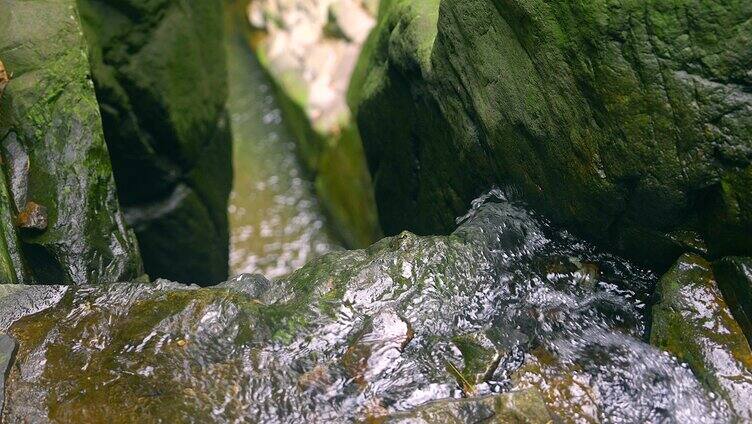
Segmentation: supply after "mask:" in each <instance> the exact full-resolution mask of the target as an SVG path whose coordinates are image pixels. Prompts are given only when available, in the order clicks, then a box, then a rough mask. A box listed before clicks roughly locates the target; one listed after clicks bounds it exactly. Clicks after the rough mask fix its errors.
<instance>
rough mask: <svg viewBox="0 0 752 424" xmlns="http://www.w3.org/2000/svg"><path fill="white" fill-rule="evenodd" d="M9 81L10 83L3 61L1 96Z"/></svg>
mask: <svg viewBox="0 0 752 424" xmlns="http://www.w3.org/2000/svg"><path fill="white" fill-rule="evenodd" d="M8 81H10V77H9V76H8V72H6V71H5V65H3V61H2V60H0V96H2V95H3V90H5V86H6V85H8Z"/></svg>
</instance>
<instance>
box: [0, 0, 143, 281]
mask: <svg viewBox="0 0 752 424" xmlns="http://www.w3.org/2000/svg"><path fill="white" fill-rule="evenodd" d="M0 9H2V10H3V13H2V14H0V57H2V60H3V62H4V64H5V68H6V69H5V70H6V72H7V74H8V76H9V77H10V81H9V82H8V83H7V85H6V87H5V91H4V93H3V95H2V100H0V140H1V141H2V147H3V171H4V174H5V175H4V178H0V186H2V187H0V198H1V199H2V202H0V203H2V206H0V212H1V213H0V218H1V219H2V224H3V239H4V242H5V243H4V246H2V248H0V250H4V251H5V252H3V254H2V255H0V257H2V258H3V259H2V260H0V262H3V267H2V268H3V270H2V274H1V275H0V276H2V281H0V282H2V283H8V282H26V283H62V284H71V283H76V284H84V283H90V284H99V283H107V282H116V281H126V280H134V279H137V278H139V277H140V276H141V275H142V274H143V267H142V263H141V258H140V255H139V252H138V247H137V243H136V238H135V237H134V235H133V233H132V232H131V231H130V230H129V229H127V227H126V224H125V220H124V219H123V215H122V213H121V210H120V206H119V203H118V197H117V193H116V188H115V181H114V180H113V175H112V167H111V165H110V157H109V152H108V149H107V146H106V145H105V140H104V135H103V131H102V124H101V116H100V113H99V107H98V104H97V99H96V96H95V92H94V88H93V86H92V82H91V80H90V71H89V62H88V59H87V51H86V43H85V40H84V38H83V36H82V34H81V31H82V28H81V25H80V21H79V16H78V13H77V11H76V7H75V3H74V2H73V1H43V0H35V1H16V0H3V1H2V2H0ZM14 223H15V224H17V226H18V227H19V229H18V235H17V236H16V234H14V233H15V230H14V229H13V224H14ZM19 239H20V240H19ZM8 263H12V268H13V271H12V272H10V271H8V268H9V267H8Z"/></svg>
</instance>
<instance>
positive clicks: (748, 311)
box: [713, 256, 752, 344]
mask: <svg viewBox="0 0 752 424" xmlns="http://www.w3.org/2000/svg"><path fill="white" fill-rule="evenodd" d="M713 273H714V274H715V276H716V278H717V279H718V286H719V288H720V289H721V291H722V292H723V298H724V300H725V301H726V303H727V304H728V306H729V307H730V308H731V311H732V312H733V314H734V318H735V319H736V321H737V322H738V323H739V325H741V327H742V329H743V330H744V333H745V334H746V335H747V341H749V342H750V344H752V258H748V257H733V256H730V257H726V258H723V259H721V260H720V261H717V262H715V263H714V264H713Z"/></svg>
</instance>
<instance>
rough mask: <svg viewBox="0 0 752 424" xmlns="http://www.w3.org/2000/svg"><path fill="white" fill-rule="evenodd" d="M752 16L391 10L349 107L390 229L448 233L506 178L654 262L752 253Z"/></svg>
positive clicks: (391, 6)
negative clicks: (693, 255) (476, 200)
mask: <svg viewBox="0 0 752 424" xmlns="http://www.w3.org/2000/svg"><path fill="white" fill-rule="evenodd" d="M751 17H752V3H750V2H745V1H733V2H725V3H723V4H720V3H718V2H711V1H700V2H695V1H693V2H690V1H679V2H676V1H668V0H665V1H664V0H658V1H650V2H644V1H638V0H629V1H613V0H595V1H587V2H576V3H572V2H555V1H547V0H498V1H484V0H466V1H454V0H441V1H440V0H412V1H404V0H391V1H384V2H382V7H381V11H380V14H379V22H378V25H377V28H376V30H375V31H374V32H373V33H372V35H371V37H370V39H369V40H368V41H367V43H366V47H365V48H364V56H363V57H362V58H361V61H360V62H361V63H360V64H359V65H358V67H357V69H356V71H355V75H354V77H353V82H352V86H351V93H350V103H351V106H352V108H353V110H355V111H356V116H357V122H358V128H359V129H360V131H361V136H362V138H363V143H364V149H365V152H366V156H367V159H368V164H369V167H370V170H371V173H372V178H373V180H374V183H375V197H376V202H377V206H378V211H379V218H380V221H381V224H382V227H383V229H384V231H385V233H387V234H395V233H398V232H399V231H401V230H403V229H410V230H413V231H417V232H418V233H434V232H437V231H449V230H451V228H453V227H454V225H455V224H454V217H455V216H457V215H458V214H460V213H461V211H462V209H463V208H464V205H465V204H466V203H467V202H468V201H469V200H470V199H472V198H473V197H475V196H476V195H477V194H478V193H479V192H481V191H483V190H485V189H486V187H489V186H491V185H493V184H497V185H509V186H511V187H512V188H513V189H515V190H518V191H520V192H521V194H522V196H524V198H526V199H528V200H529V201H530V202H531V203H532V205H533V206H534V207H536V208H537V209H538V210H540V211H542V212H544V213H545V214H546V215H547V216H549V217H550V218H551V219H553V220H554V221H555V222H556V223H559V224H563V225H565V226H567V227H569V228H572V229H575V230H576V231H577V232H578V233H579V234H583V235H586V236H588V237H589V238H591V239H593V240H597V241H599V242H601V243H604V244H606V245H608V246H611V247H613V248H616V249H618V250H619V251H621V252H625V253H626V254H628V255H630V256H631V257H633V258H636V259H638V260H640V261H641V262H642V263H645V264H648V265H651V266H653V267H656V268H658V269H666V268H668V267H669V266H670V265H671V264H672V263H673V262H674V260H675V259H676V258H677V257H678V256H679V255H680V254H682V253H684V252H687V251H689V252H698V253H703V252H706V251H709V254H710V255H711V256H712V257H713V258H718V257H721V256H725V255H749V254H750V252H751V251H752V250H751V249H752V246H751V245H750V243H752V242H751V240H752V237H750V235H752V212H751V211H752V207H751V206H750V205H752V191H751V190H752V183H750V182H751V180H750V176H751V175H752V144H751V141H750V140H752V94H750V93H751V91H752V72H750V66H751V64H752V37H750V34H752V19H750V18H751ZM645 246H650V249H646V248H645Z"/></svg>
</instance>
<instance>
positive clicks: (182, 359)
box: [0, 195, 733, 423]
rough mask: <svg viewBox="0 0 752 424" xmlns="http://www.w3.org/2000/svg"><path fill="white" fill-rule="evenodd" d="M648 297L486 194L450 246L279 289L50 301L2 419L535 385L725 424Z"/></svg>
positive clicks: (321, 265)
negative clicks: (664, 343) (657, 333)
mask: <svg viewBox="0 0 752 424" xmlns="http://www.w3.org/2000/svg"><path fill="white" fill-rule="evenodd" d="M655 283H656V278H655V276H654V275H653V274H652V273H650V272H648V271H645V270H642V269H640V268H637V267H635V266H633V265H632V264H630V263H629V262H627V261H625V260H623V259H620V258H618V257H616V256H613V255H610V254H607V253H604V252H602V251H600V250H598V249H596V248H594V247H593V246H591V245H589V244H587V243H584V242H582V241H579V240H577V239H576V238H574V237H572V236H571V235H570V234H568V233H566V232H563V231H557V230H556V229H554V228H552V227H550V226H549V225H548V224H547V223H546V222H545V221H543V220H541V219H538V218H536V217H535V216H534V215H533V214H531V213H529V212H528V211H526V210H525V209H524V208H522V207H520V206H518V205H516V204H514V203H512V202H509V201H506V200H504V199H503V197H501V196H498V195H492V196H488V197H486V198H485V200H484V201H483V202H478V203H476V204H475V205H474V208H473V211H472V213H471V214H469V215H468V216H467V217H466V218H465V219H463V223H462V224H461V225H460V226H459V228H458V229H457V230H456V231H455V232H454V233H453V234H452V235H449V236H429V237H418V236H415V235H413V234H410V233H403V234H400V235H399V236H396V237H392V238H387V239H384V240H382V241H380V242H378V243H376V244H375V245H373V246H371V247H370V248H368V249H365V250H356V251H340V252H334V253H329V254H327V255H325V256H323V257H321V258H318V259H316V260H314V261H313V262H311V263H309V264H308V265H306V266H305V267H303V268H301V269H299V270H297V271H295V272H293V273H292V274H290V275H288V276H287V277H284V278H282V279H280V280H278V281H275V282H273V283H271V282H269V281H268V280H266V279H265V278H263V277H260V276H253V275H241V276H239V277H236V278H235V279H233V280H231V281H229V282H227V283H224V284H222V285H220V286H217V287H213V288H205V289H198V288H196V287H185V286H181V285H178V284H175V283H170V282H166V281H161V282H158V283H157V284H153V285H145V284H132V285H128V284H121V285H111V286H100V287H81V288H70V289H68V290H67V291H66V292H65V293H64V294H63V295H61V296H57V297H55V296H48V298H49V300H48V304H47V307H48V309H46V310H43V311H41V312H38V313H36V314H33V315H29V316H26V317H24V318H21V319H17V320H15V322H13V323H12V325H10V326H9V328H7V329H6V328H0V331H9V333H10V334H11V335H13V337H15V338H16V339H17V340H18V341H19V344H20V347H19V351H18V355H17V359H16V366H15V367H13V371H12V373H11V375H10V378H9V381H8V389H7V391H6V408H5V417H6V419H7V420H8V421H9V422H16V421H23V420H24V419H30V420H31V421H47V420H57V421H70V420H78V421H81V420H83V421H109V420H112V419H113V418H115V417H117V419H118V420H120V421H134V420H139V419H143V418H144V417H149V419H153V420H158V419H162V420H165V421H188V422H203V421H216V422H244V421H255V422H289V423H300V422H342V421H359V420H367V419H369V418H377V417H383V416H386V415H389V414H393V413H396V412H399V411H409V410H411V409H413V408H415V407H417V406H419V405H422V404H424V403H426V402H429V401H434V400H437V399H450V398H461V397H477V396H482V395H484V394H489V393H496V392H507V391H510V390H517V389H523V388H528V387H533V388H535V389H536V390H538V391H540V393H541V395H542V397H543V398H544V399H545V401H546V403H547V404H548V406H549V408H550V410H551V412H553V413H554V414H557V415H558V416H560V417H562V418H563V419H564V420H565V421H567V422H592V421H601V422H614V423H633V422H681V423H693V422H698V423H699V422H728V421H730V420H731V419H732V418H733V417H730V416H729V415H728V414H729V413H728V412H727V411H728V408H727V406H726V405H725V404H724V403H723V402H722V401H721V400H720V399H718V398H716V397H715V396H714V395H713V394H712V393H709V392H707V391H706V390H705V389H703V387H702V386H701V385H700V383H699V382H698V381H697V380H696V378H695V377H694V376H693V374H692V373H691V372H690V371H689V370H688V369H687V368H685V367H684V366H682V365H680V364H679V363H678V362H677V361H676V360H675V359H674V358H673V357H671V356H669V355H667V354H665V353H662V352H661V351H659V350H658V349H656V348H654V347H652V346H650V345H648V344H646V343H645V342H643V341H642V340H643V338H644V333H645V332H646V326H645V313H646V307H647V306H646V303H647V299H648V297H649V293H651V291H652V290H653V287H654V285H655ZM28 290H40V289H38V288H37V289H34V288H27V289H25V290H22V291H21V292H17V293H13V294H10V295H8V296H16V297H18V296H27V294H24V293H26V291H28ZM43 290H53V288H47V289H43ZM54 290H58V291H59V289H54ZM56 293H57V292H56ZM8 299H10V298H9V297H7V296H6V299H5V301H4V303H2V304H3V305H5V308H6V311H4V312H3V314H8V313H9V311H8V308H10V310H12V309H13V307H12V306H9V305H12V304H13V302H12V301H8ZM11 300H12V299H11ZM39 309H40V307H39V305H36V306H35V308H34V309H33V310H29V312H36V311H38V310H39ZM21 315H23V314H18V313H17V312H14V315H13V316H14V317H19V316H21ZM2 322H6V321H3V320H0V323H2ZM8 324H9V323H7V322H6V324H5V327H8Z"/></svg>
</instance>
